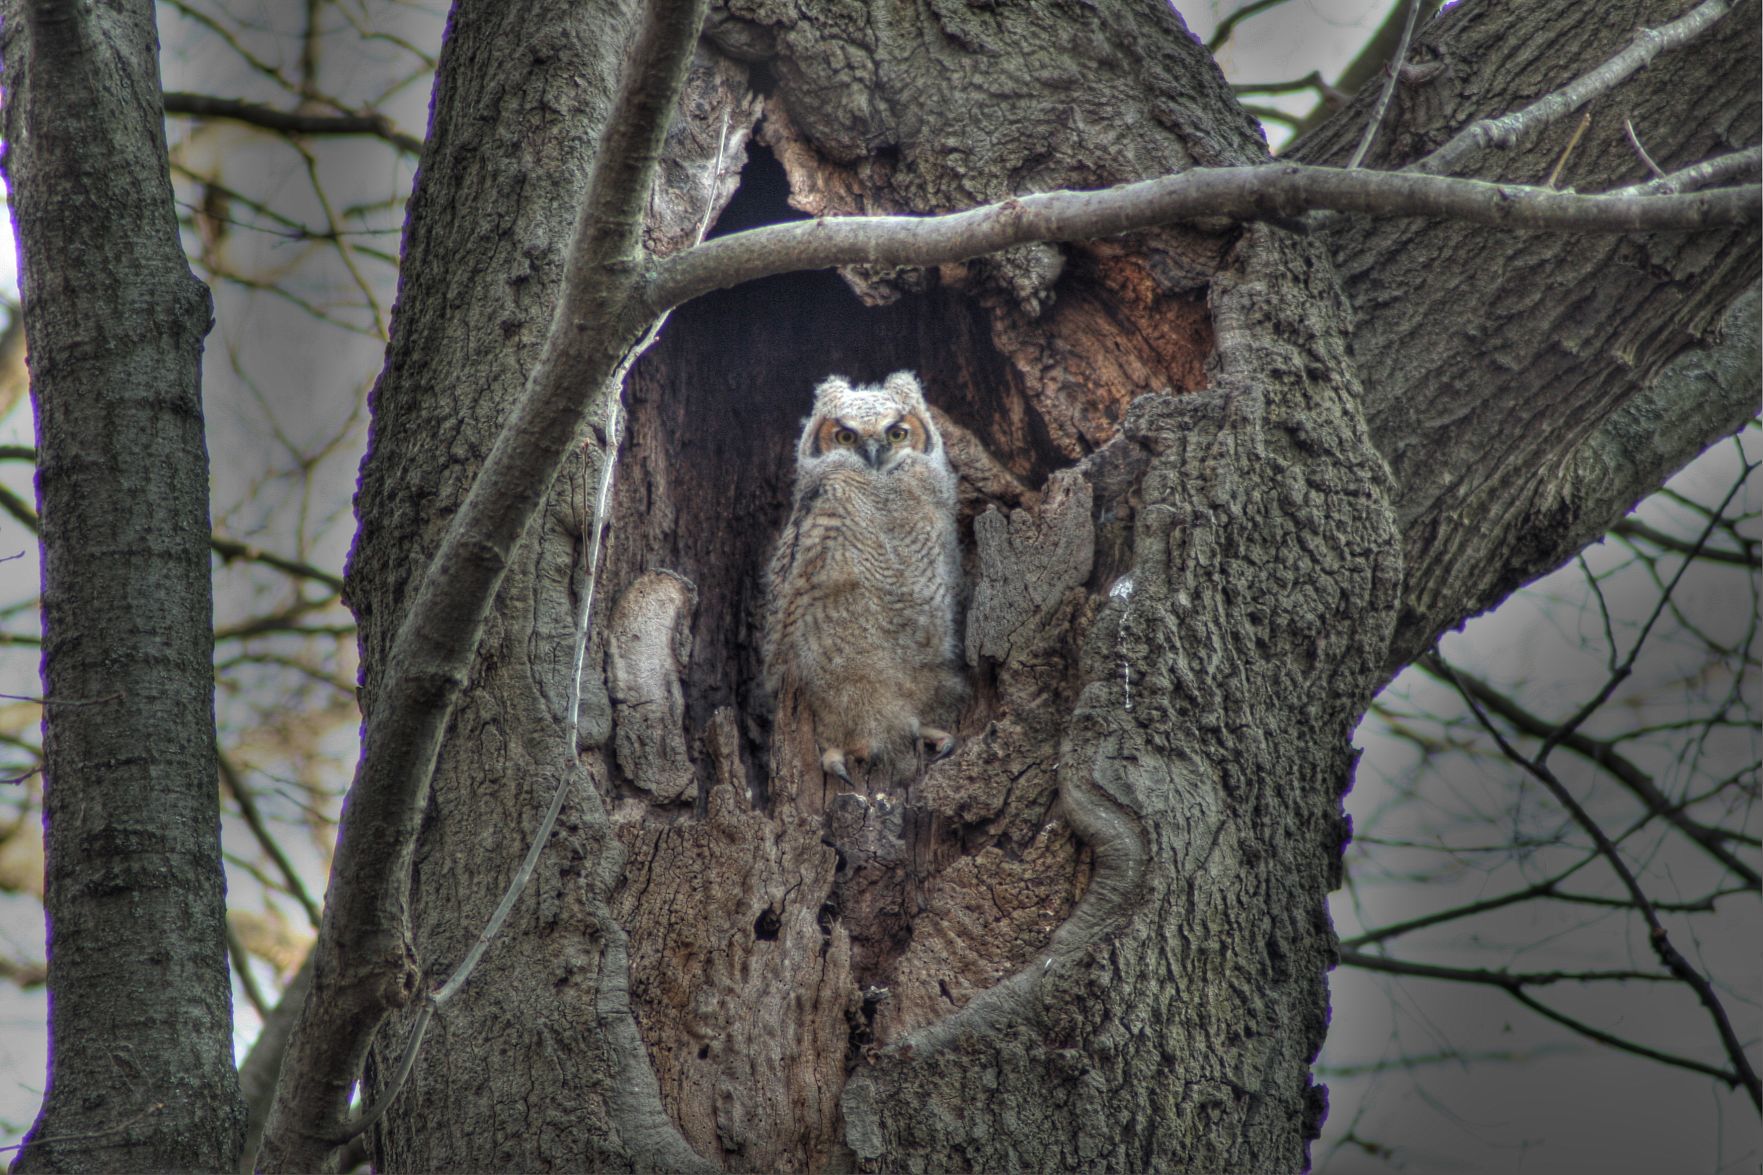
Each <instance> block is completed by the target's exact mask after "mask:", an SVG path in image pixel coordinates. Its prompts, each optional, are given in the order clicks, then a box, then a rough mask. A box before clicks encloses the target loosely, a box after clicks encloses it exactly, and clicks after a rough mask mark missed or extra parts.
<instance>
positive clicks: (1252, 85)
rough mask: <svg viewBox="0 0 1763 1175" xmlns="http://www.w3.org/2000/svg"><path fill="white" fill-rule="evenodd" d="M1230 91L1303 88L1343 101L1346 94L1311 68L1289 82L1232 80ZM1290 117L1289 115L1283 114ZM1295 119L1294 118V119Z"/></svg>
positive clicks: (1273, 91) (1290, 91)
mask: <svg viewBox="0 0 1763 1175" xmlns="http://www.w3.org/2000/svg"><path fill="white" fill-rule="evenodd" d="M1230 88H1231V92H1232V93H1234V94H1238V95H1241V94H1300V93H1302V92H1304V91H1305V90H1315V91H1316V92H1317V94H1318V95H1320V96H1321V97H1322V99H1323V100H1324V101H1328V102H1345V101H1346V100H1347V97H1348V95H1346V94H1343V93H1341V92H1340V91H1339V90H1337V89H1335V88H1334V87H1333V86H1331V85H1329V84H1328V79H1327V78H1325V77H1323V76H1322V74H1321V73H1320V72H1318V71H1317V70H1314V69H1313V70H1311V71H1310V72H1309V73H1307V74H1305V75H1304V76H1303V77H1301V78H1294V79H1293V80H1291V81H1289V82H1232V83H1231V86H1230ZM1281 113H1282V115H1283V116H1284V117H1287V118H1290V117H1292V116H1290V115H1284V113H1283V112H1281ZM1294 121H1295V120H1294Z"/></svg>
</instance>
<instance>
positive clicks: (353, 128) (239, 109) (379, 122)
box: [165, 93, 422, 155]
mask: <svg viewBox="0 0 1763 1175" xmlns="http://www.w3.org/2000/svg"><path fill="white" fill-rule="evenodd" d="M165 112H166V113H167V114H182V115H187V116H189V117H191V118H224V119H227V120H229V121H231V122H242V123H245V124H246V125H248V126H255V127H261V128H263V129H264V130H269V131H276V132H278V133H280V134H284V135H370V136H372V137H373V138H376V139H384V140H385V141H386V142H388V143H391V144H392V145H393V146H395V147H397V148H398V149H399V150H400V151H405V152H408V153H409V154H411V155H421V154H422V140H421V139H419V138H417V137H416V136H415V135H412V134H408V133H406V132H404V131H401V130H399V129H398V128H397V127H396V126H394V125H393V124H392V120H391V119H389V118H387V117H386V116H385V115H383V114H308V113H303V112H300V111H292V110H277V109H275V108H274V107H273V106H264V105H261V104H259V103H256V102H241V101H239V100H238V99H236V98H216V97H213V96H211V95H208V94H184V93H170V94H167V95H166V96H165Z"/></svg>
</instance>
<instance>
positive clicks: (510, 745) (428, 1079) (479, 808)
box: [272, 3, 738, 1170]
mask: <svg viewBox="0 0 1763 1175" xmlns="http://www.w3.org/2000/svg"><path fill="white" fill-rule="evenodd" d="M632 11H633V9H632V6H628V5H619V4H612V3H607V4H599V5H591V6H583V5H579V4H571V5H564V4H546V3H540V4H531V5H503V4H470V3H465V4H460V5H458V6H456V8H455V10H454V12H453V16H452V20H451V24H450V29H449V38H448V42H447V46H446V51H445V56H444V58H443V60H442V62H441V66H440V69H439V74H438V81H437V87H436V92H435V98H434V111H433V117H432V127H431V132H430V136H429V139H428V146H427V148H426V153H425V155H424V160H423V165H422V173H421V176H420V178H419V181H418V185H417V189H416V193H415V196H414V198H413V201H412V205H411V209H410V215H409V221H408V226H407V230H406V245H405V249H406V252H405V265H404V270H403V274H404V277H403V284H402V287H401V290H400V296H399V304H398V309H397V312H396V315H395V320H394V329H393V342H392V344H391V347H390V351H389V354H388V361H387V368H386V371H385V373H384V374H383V376H382V378H381V381H380V383H379V385H378V387H377V388H376V390H375V394H374V400H373V410H374V422H373V435H372V440H371V444H370V452H369V456H368V458H367V460H366V462H365V463H364V466H363V473H362V489H361V496H360V499H359V512H360V517H361V523H362V525H361V532H360V536H359V540H358V542H357V545H356V548H355V551H354V552H353V554H352V557H351V565H350V570H349V576H348V584H349V599H350V602H351V604H352V606H353V607H354V608H355V610H356V613H357V616H358V617H359V619H360V621H361V631H362V638H361V639H362V645H363V653H364V665H365V666H366V676H365V681H364V687H365V688H364V709H365V710H366V712H367V713H368V714H369V715H372V714H373V713H374V704H375V700H376V697H377V696H378V695H377V692H376V691H377V690H378V689H379V688H380V687H381V685H382V684H383V681H384V678H383V676H382V675H383V673H384V671H385V670H386V669H387V668H388V666H387V659H388V652H389V650H390V648H391V646H392V641H393V638H394V636H395V635H396V631H397V626H398V624H399V622H400V621H401V620H402V618H403V609H404V608H406V607H408V606H409V603H410V599H411V597H412V596H413V595H414V592H415V588H416V583H417V573H418V572H419V571H420V570H421V569H422V568H423V567H425V566H426V565H427V563H428V561H429V559H430V558H431V556H432V555H433V553H434V551H435V550H436V546H437V543H438V541H439V538H440V535H441V532H442V530H443V528H444V526H445V524H446V522H447V520H448V518H449V516H450V514H451V513H452V512H453V511H454V510H456V509H457V508H458V504H459V502H460V501H461V499H462V498H463V496H464V494H465V492H466V490H467V489H468V488H469V486H470V482H471V479H472V477H473V476H474V475H475V473H476V472H477V470H478V468H479V467H480V466H481V465H482V463H483V461H484V458H485V456H486V454H487V453H488V451H489V449H490V446H491V442H492V441H493V440H494V438H495V436H496V434H497V431H498V429H500V428H501V426H502V424H503V422H504V420H505V419H506V418H507V416H508V414H509V410H510V406H511V405H512V404H513V403H514V402H515V400H516V399H517V398H518V397H519V396H520V395H521V393H522V392H523V390H524V389H525V388H526V386H527V380H528V376H529V374H530V372H531V370H532V368H533V366H534V365H535V363H536V362H537V361H538V359H539V348H540V346H541V344H542V343H543V341H544V340H545V337H546V334H547V331H548V330H549V328H550V327H551V323H552V320H553V312H554V310H555V307H556V302H557V296H558V291H559V286H560V282H561V279H562V276H563V269H564V264H565V259H566V253H567V249H568V247H569V243H570V238H571V233H572V229H573V228H574V225H575V222H576V218H577V216H578V215H579V214H580V209H581V205H582V196H583V191H584V187H585V184H586V180H587V177H588V174H589V169H590V167H591V165H592V163H593V152H594V150H595V147H596V144H597V143H599V142H601V141H602V140H603V138H604V131H605V122H606V119H607V115H608V106H609V102H610V100H611V95H612V94H613V92H614V90H615V89H616V86H617V82H618V69H619V66H620V64H621V63H622V61H623V60H624V57H625V48H626V40H627V32H626V31H625V30H628V29H629V28H630V27H631V23H632V21H631V18H632ZM723 88H724V87H723V85H722V83H721V82H720V81H719V75H717V74H715V72H714V71H713V70H710V69H708V68H707V67H706V68H705V69H702V70H700V71H699V72H698V74H697V76H696V77H695V78H694V80H693V84H692V86H691V87H690V91H691V94H692V95H693V96H694V100H696V101H698V102H700V103H704V102H714V101H716V100H718V97H719V95H721V94H722V91H723ZM674 147H675V150H674V151H673V152H672V153H673V154H674V155H675V156H676V157H677V158H678V159H680V160H681V161H683V162H685V163H686V164H687V165H688V167H689V170H691V171H692V172H693V174H694V175H695V176H701V175H702V174H703V173H704V172H707V171H708V166H709V160H710V159H711V158H713V157H714V154H715V152H716V150H717V142H716V141H715V140H712V141H711V142H710V143H709V144H708V147H705V146H704V145H703V144H698V143H685V142H676V143H675V144H674ZM694 152H696V153H697V154H696V155H694ZM693 159H701V160H702V166H700V167H690V166H689V164H690V161H692V160H693ZM736 166H738V164H737V165H736ZM708 196H709V190H708V188H707V187H705V188H703V189H702V190H700V191H698V192H697V193H696V195H695V197H694V193H692V192H685V193H682V194H681V198H680V199H679V200H677V201H675V202H674V203H673V204H670V205H668V206H667V207H666V208H665V209H664V213H663V215H662V216H661V217H660V218H659V220H658V223H663V224H673V223H675V222H683V223H684V225H685V227H684V228H683V229H680V230H679V232H678V233H677V234H676V235H678V236H680V237H689V236H690V235H691V232H692V230H693V227H694V226H695V225H696V224H697V223H699V222H701V221H702V220H703V219H704V218H705V216H706V207H705V205H706V203H707V199H708ZM593 391H594V389H591V388H583V389H582V394H583V395H584V396H587V395H590V394H592V392H593ZM600 423H601V425H604V423H605V422H600ZM603 439H604V438H602V440H603ZM603 452H604V450H603V448H602V447H601V446H600V445H597V444H593V443H590V444H589V445H587V446H586V448H585V451H584V453H583V455H582V457H581V458H580V459H578V460H577V461H575V462H574V464H573V466H572V467H571V468H570V469H569V470H568V471H567V472H566V473H565V475H564V476H563V477H562V478H560V480H559V482H558V484H557V485H556V486H555V487H553V492H552V494H551V496H550V497H549V499H548V503H547V505H546V507H545V508H544V511H543V513H542V517H541V518H540V520H539V521H538V522H537V523H535V525H534V527H533V529H532V531H531V532H530V534H529V538H528V539H527V541H525V542H524V543H523V544H522V545H521V546H520V547H519V548H517V551H516V554H515V555H514V557H513V560H512V563H511V565H510V566H509V568H508V571H507V574H506V579H505V580H504V582H503V586H502V589H501V591H500V593H499V595H498V598H497V601H496V604H495V607H494V609H493V615H492V617H491V620H490V622H489V627H488V629H487V631H486V633H485V635H484V637H483V640H482V642H481V644H480V646H479V650H478V655H477V658H476V661H475V663H474V665H473V667H472V670H471V675H470V683H469V687H468V688H467V689H466V690H465V691H464V693H463V694H462V696H461V699H460V701H459V703H458V706H457V708H456V709H455V711H454V713H453V717H452V722H451V726H450V732H449V735H448V737H447V740H446V742H445V744H444V746H443V748H442V751H441V755H440V761H439V763H438V765H437V768H436V771H435V775H434V780H433V786H432V790H431V792H430V794H429V801H428V814H427V817H426V819H425V820H424V823H423V829H422V836H421V839H420V841H419V842H418V844H417V845H416V847H415V850H414V859H413V861H411V864H410V868H411V883H410V895H409V902H410V912H411V923H412V931H413V941H412V943H411V944H410V945H409V950H410V955H411V958H412V959H413V961H414V962H415V964H416V965H417V966H419V967H420V968H421V970H422V976H421V978H420V979H419V980H418V981H417V982H419V983H420V984H422V985H423V986H425V987H433V986H435V985H437V984H438V983H439V982H440V981H441V980H442V979H444V978H445V977H446V976H447V975H448V974H449V972H450V971H451V970H452V969H453V967H454V966H455V965H456V964H457V963H458V962H459V960H460V959H461V958H462V957H463V956H464V954H465V953H466V951H467V950H468V948H469V947H470V945H471V943H472V940H473V939H474V938H475V937H476V935H477V933H478V931H479V930H480V929H481V928H482V927H483V926H484V924H485V923H486V922H487V921H488V918H489V915H490V912H491V910H492V908H493V907H494V906H495V904H496V903H497V901H498V900H499V898H500V897H501V894H502V892H503V890H504V889H505V888H506V886H507V884H508V882H509V880H510V878H511V877H512V876H513V874H514V872H515V869H516V867H517V865H518V864H519V862H520V859H521V857H522V855H523V853H524V851H525V848H526V846H527V844H528V843H529V842H530V840H531V838H532V835H533V832H534V830H535V828H536V826H537V824H538V822H539V819H540V816H541V814H542V813H543V811H544V810H545V807H546V804H547V802H548V801H549V799H550V797H551V795H552V794H553V792H554V791H555V789H556V787H557V784H558V782H559V780H560V779H561V778H563V777H564V773H565V772H568V773H569V775H570V776H571V777H573V778H574V779H576V780H577V781H578V785H574V786H576V790H575V791H574V792H573V794H571V796H570V801H569V803H568V804H567V806H565V808H564V809H563V813H562V816H561V818H560V823H559V826H558V830H557V832H556V835H555V838H554V841H553V842H552V843H551V845H550V847H549V850H548V851H547V853H546V855H545V857H544V859H543V860H542V862H541V863H540V865H539V868H538V872H537V875H536V877H535V879H534V880H533V881H532V882H531V883H530V885H529V886H528V888H527V889H526V891H525V893H524V895H523V897H522V900H521V904H520V905H518V906H517V907H516V908H515V910H514V912H513V914H512V915H511V918H510V921H509V923H508V924H507V926H506V927H505V929H504V930H503V932H502V935H501V937H500V939H499V941H498V943H497V947H496V949H495V950H493V951H491V953H490V954H489V955H488V956H487V957H486V958H485V959H484V961H483V962H482V964H481V965H480V966H479V968H478V970H477V971H476V972H475V973H474V976H473V978H472V980H471V982H470V983H469V984H468V985H467V987H466V988H465V989H464V991H463V992H462V994H461V995H460V997H459V998H458V999H457V1000H456V1001H454V1002H453V1003H452V1004H450V1005H449V1007H448V1008H447V1010H446V1011H445V1012H443V1013H442V1014H441V1017H440V1019H439V1022H438V1023H437V1024H435V1025H433V1026H432V1027H431V1028H430V1029H429V1034H428V1038H427V1043H426V1044H425V1046H424V1049H423V1052H422V1054H421V1057H420V1060H419V1062H418V1068H417V1070H416V1073H415V1075H414V1077H413V1079H412V1082H411V1084H410V1086H409V1087H408V1088H407V1090H406V1092H405V1093H404V1094H403V1095H402V1097H401V1099H400V1101H399V1102H398V1104H397V1105H396V1107H395V1108H394V1110H393V1111H392V1112H391V1113H390V1114H389V1115H388V1116H387V1117H386V1118H385V1119H384V1120H383V1121H382V1122H381V1123H380V1124H379V1125H378V1126H377V1127H375V1128H374V1131H373V1134H374V1138H373V1140H372V1143H371V1147H372V1150H373V1153H374V1159H375V1163H376V1165H379V1166H383V1167H393V1168H416V1169H455V1170H457V1169H475V1170H544V1169H552V1168H569V1169H580V1168H583V1167H586V1168H589V1169H603V1168H628V1167H633V1166H637V1167H642V1166H656V1167H666V1168H670V1169H671V1168H680V1167H687V1166H689V1165H690V1164H691V1163H692V1162H693V1161H694V1160H693V1158H692V1156H691V1154H690V1152H689V1151H688V1150H687V1149H686V1148H685V1146H684V1144H683V1143H681V1142H680V1140H679V1136H678V1134H677V1132H675V1130H674V1129H673V1127H672V1126H671V1125H670V1124H669V1123H668V1121H667V1119H666V1116H665V1114H664V1113H663V1112H662V1109H661V1105H660V1102H659V1100H658V1099H657V1097H656V1094H655V1086H654V1079H653V1077H652V1075H650V1074H649V1073H648V1071H647V1059H646V1057H645V1056H644V1054H643V1051H642V1047H641V1043H640V1041H639V1040H638V1038H637V1035H636V1030H635V1026H634V1024H633V1022H632V1020H631V1018H630V1014H629V1011H628V1008H627V1005H626V996H625V951H626V948H625V942H624V935H623V932H622V931H621V929H620V928H619V927H618V925H617V924H616V922H614V921H613V919H612V918H611V916H610V914H609V912H608V909H607V906H606V893H607V891H608V889H609V888H610V885H611V883H612V879H613V878H614V877H616V876H617V874H618V870H619V863H620V858H621V853H620V851H619V849H618V846H617V844H616V842H615V841H613V840H612V838H611V837H610V836H609V834H608V827H607V823H606V817H605V813H604V809H603V808H602V807H601V805H600V802H599V800H598V799H597V798H596V797H595V796H594V795H593V794H592V793H591V792H589V791H587V790H586V789H583V788H580V787H579V781H580V779H581V777H580V776H579V774H578V773H577V771H576V769H575V768H574V767H573V761H574V749H575V734H574V730H573V727H572V726H571V724H570V693H571V683H572V679H573V677H574V664H575V651H574V646H575V644H576V641H575V637H574V628H575V616H576V611H577V604H576V602H575V598H574V597H575V595H576V594H577V593H579V592H580V591H581V590H582V586H583V584H582V575H583V543H584V539H585V536H586V533H587V532H588V531H589V530H590V529H591V527H590V525H589V522H588V517H589V515H591V513H592V503H593V490H594V487H595V486H596V485H597V484H598V480H599V475H598V468H597V466H598V464H599V463H600V461H601V460H602V459H603V458H602V454H603ZM348 818H349V813H348V812H347V811H345V815H344V819H345V820H347V819H348ZM402 864H403V863H402V862H399V861H393V862H388V863H387V868H388V869H392V870H397V869H399V868H401V867H402ZM348 963H349V961H348V960H345V961H344V965H348ZM324 982H325V976H324V975H323V973H322V971H321V972H320V974H319V975H318V976H317V977H316V983H315V990H316V989H317V986H318V985H321V984H323V983H324ZM407 1028H408V1018H405V1019H404V1020H402V1021H394V1022H393V1023H391V1024H389V1025H388V1026H387V1027H386V1028H384V1029H383V1030H382V1031H381V1033H380V1039H379V1042H378V1044H377V1045H376V1047H375V1049H374V1050H373V1053H372V1055H371V1057H370V1058H369V1062H368V1067H367V1075H366V1078H365V1080H364V1084H363V1088H364V1096H365V1098H366V1099H367V1100H368V1101H372V1100H374V1099H375V1098H377V1097H379V1096H381V1094H382V1093H383V1092H384V1088H385V1082H386V1081H387V1079H389V1078H390V1076H391V1074H392V1072H393V1070H394V1069H395V1067H396V1062H397V1059H398V1057H399V1055H400V1052H401V1049H402V1043H403V1036H404V1034H405V1032H406V1031H407ZM273 1131H274V1127H273V1124H272V1134H273Z"/></svg>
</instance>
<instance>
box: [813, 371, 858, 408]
mask: <svg viewBox="0 0 1763 1175" xmlns="http://www.w3.org/2000/svg"><path fill="white" fill-rule="evenodd" d="M850 392H851V381H850V380H848V379H846V378H845V377H844V376H842V375H829V376H827V377H826V378H825V379H823V380H821V381H820V383H819V384H818V385H816V386H815V389H814V402H815V403H816V404H818V403H820V402H821V401H822V400H824V399H826V398H827V397H828V396H844V395H849V394H850Z"/></svg>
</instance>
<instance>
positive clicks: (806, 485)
mask: <svg viewBox="0 0 1763 1175" xmlns="http://www.w3.org/2000/svg"><path fill="white" fill-rule="evenodd" d="M960 574H961V564H960V555H959V552H958V551H957V549H956V544H955V471H954V470H953V469H952V468H950V466H949V458H948V454H947V453H946V452H945V451H944V448H943V439H942V437H941V435H939V433H938V432H937V426H936V423H935V422H934V421H933V420H932V419H931V416H930V412H929V410H928V409H927V408H926V407H925V403H924V391H923V389H922V388H920V387H919V384H918V379H917V377H915V376H914V375H913V374H912V373H911V372H909V371H897V372H895V373H894V374H893V375H890V376H888V378H887V379H886V380H884V381H883V382H882V384H881V385H880V386H879V387H878V386H874V385H864V386H855V387H854V386H852V384H851V383H850V382H849V381H847V380H845V379H844V378H843V377H840V376H831V377H829V378H827V379H826V380H824V381H822V382H821V384H820V386H819V387H817V388H816V389H815V390H814V410H813V413H812V414H811V415H810V416H809V417H808V419H807V420H806V421H805V422H803V426H802V439H801V441H800V442H799V443H798V444H797V446H796V490H795V500H794V504H793V505H792V507H791V509H790V520H789V522H787V523H786V524H785V525H784V529H783V533H782V534H781V535H780V536H779V537H778V544H777V550H776V551H775V552H774V553H773V554H772V557H771V566H770V570H769V573H768V576H767V588H768V592H767V600H766V617H765V621H766V623H765V646H764V656H765V685H766V689H767V690H769V691H770V693H771V695H772V697H773V698H776V697H778V696H779V695H780V694H781V692H782V691H783V690H784V689H785V688H786V686H787V684H788V683H790V682H794V684H795V686H796V688H797V689H798V690H800V694H801V697H802V699H803V701H804V702H806V704H807V706H808V709H809V710H810V712H811V713H812V714H813V715H814V732H815V739H816V741H817V742H818V744H819V746H820V748H821V757H820V765H821V768H822V769H823V770H825V771H826V772H828V773H829V774H832V775H836V776H838V777H839V778H840V779H843V780H844V781H845V782H847V783H850V782H851V776H850V773H849V770H848V765H865V764H867V763H875V764H879V765H880V766H881V769H882V770H883V771H884V772H886V773H887V775H888V776H890V777H898V776H899V775H901V774H903V769H905V768H907V767H908V766H909V765H912V764H915V763H916V762H917V758H918V754H919V751H920V749H921V748H922V749H923V750H924V751H926V752H928V753H929V755H930V757H931V758H933V759H938V758H942V757H943V756H944V755H947V754H948V753H949V752H950V751H952V750H954V749H955V738H954V736H953V735H951V734H950V733H949V732H948V731H946V730H942V729H939V728H937V727H935V726H932V725H930V724H929V719H930V718H931V717H932V716H936V717H938V718H943V719H944V720H947V718H952V717H953V714H952V713H951V711H953V710H954V708H955V707H956V706H958V705H959V703H960V700H961V697H962V694H963V693H964V690H965V687H964V685H963V683H962V680H961V675H960V672H959V670H958V669H957V661H956V632H955V611H956V606H957V596H958V595H959V586H960V585H959V580H960ZM945 716H946V717H945Z"/></svg>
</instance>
